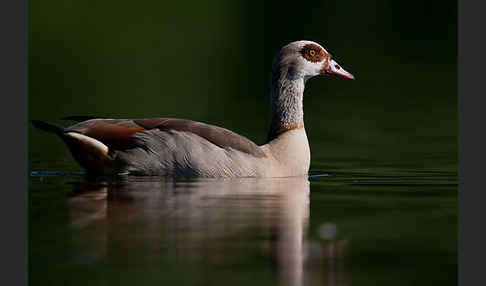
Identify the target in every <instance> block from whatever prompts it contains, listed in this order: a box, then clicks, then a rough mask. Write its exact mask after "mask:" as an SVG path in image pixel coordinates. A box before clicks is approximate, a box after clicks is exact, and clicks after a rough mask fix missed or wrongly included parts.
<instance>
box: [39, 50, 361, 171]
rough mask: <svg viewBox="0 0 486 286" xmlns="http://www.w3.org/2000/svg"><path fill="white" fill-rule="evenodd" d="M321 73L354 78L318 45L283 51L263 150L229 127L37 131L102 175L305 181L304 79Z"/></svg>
mask: <svg viewBox="0 0 486 286" xmlns="http://www.w3.org/2000/svg"><path fill="white" fill-rule="evenodd" d="M316 75H334V76H338V77H341V78H344V79H354V77H353V75H352V74H350V73H348V72H347V71H345V70H344V69H343V68H342V67H340V66H339V65H338V64H337V63H336V62H335V61H334V60H333V59H331V55H330V54H329V53H328V52H327V51H326V50H325V49H324V48H323V47H322V46H321V45H319V44H317V43H315V42H311V41H297V42H292V43H290V44H288V45H286V46H284V47H283V48H282V49H281V50H280V52H279V53H278V54H277V55H276V57H275V58H274V61H273V65H272V87H271V91H270V99H271V115H272V119H271V124H270V131H269V133H268V140H267V142H266V143H265V144H264V145H261V146H258V145H256V144H255V143H253V142H252V141H250V140H248V139H247V138H245V137H243V136H241V135H238V134H236V133H234V132H232V131H229V130H227V129H224V128H221V127H218V126H214V125H210V124H206V123H201V122H196V121H191V120H185V119H176V118H147V119H101V118H91V119H90V118H88V117H77V116H74V117H69V118H67V119H71V120H76V121H80V122H79V123H77V124H75V125H73V126H70V127H67V128H64V127H60V126H57V125H53V124H50V123H47V122H43V121H39V120H33V121H32V123H33V125H34V126H35V127H37V128H40V129H42V130H45V131H48V132H52V133H55V134H57V135H59V136H60V137H61V139H62V140H63V141H64V142H65V143H66V145H67V146H68V148H69V150H70V151H71V153H72V155H73V157H74V159H75V160H76V161H77V162H78V163H79V164H80V165H81V166H82V167H83V168H84V169H86V171H87V172H88V173H92V174H95V175H96V174H97V175H116V174H118V175H122V174H127V175H158V176H170V177H184V178H187V177H289V176H305V175H307V172H308V170H309V165H310V149H309V143H308V141H307V135H306V133H305V129H304V111H303V96H304V86H305V83H306V81H307V80H308V79H309V78H311V77H313V76H316Z"/></svg>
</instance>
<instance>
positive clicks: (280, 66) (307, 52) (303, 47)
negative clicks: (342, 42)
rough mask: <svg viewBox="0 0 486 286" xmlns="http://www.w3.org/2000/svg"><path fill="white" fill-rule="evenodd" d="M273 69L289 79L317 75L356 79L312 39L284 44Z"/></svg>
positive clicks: (307, 77) (305, 79)
mask: <svg viewBox="0 0 486 286" xmlns="http://www.w3.org/2000/svg"><path fill="white" fill-rule="evenodd" d="M272 71H273V74H274V75H282V73H283V74H285V75H286V77H287V79H300V78H303V79H304V81H307V79H309V78H311V77H314V76H317V75H331V76H336V77H340V78H344V79H354V76H353V75H352V74H351V73H349V72H347V71H346V70H345V69H343V68H342V67H341V66H340V65H339V64H338V63H337V62H336V61H335V60H334V59H332V56H331V54H330V53H329V52H328V51H326V49H324V48H323V47H322V46H321V45H319V44H318V43H315V42H312V41H296V42H292V43H290V44H288V45H286V46H284V47H283V48H282V49H281V50H280V52H279V53H278V54H277V56H276V57H275V59H274V62H273V66H272Z"/></svg>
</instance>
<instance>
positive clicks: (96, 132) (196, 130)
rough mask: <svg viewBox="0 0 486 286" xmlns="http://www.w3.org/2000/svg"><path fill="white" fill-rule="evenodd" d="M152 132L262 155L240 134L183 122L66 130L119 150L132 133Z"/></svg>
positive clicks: (96, 123)
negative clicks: (186, 134)
mask: <svg viewBox="0 0 486 286" xmlns="http://www.w3.org/2000/svg"><path fill="white" fill-rule="evenodd" d="M152 129H158V130H160V131H165V132H171V131H181V132H190V133H193V134H196V135H198V136H200V137H202V138H205V139H206V140H208V141H209V142H211V143H213V144H215V145H217V146H219V147H221V148H232V149H235V150H238V151H241V152H244V153H247V154H250V155H253V156H255V157H264V156H265V154H264V153H263V151H262V150H261V149H260V148H258V146H257V145H256V144H255V143H253V142H252V141H250V140H249V139H247V138H245V137H243V136H241V135H238V134H236V133H234V132H232V131H230V130H228V129H225V128H222V127H218V126H214V125H210V124H206V123H202V122H196V121H192V120H186V119H177V118H146V119H92V120H88V121H84V122H80V123H78V124H76V125H73V126H71V127H69V128H67V129H66V131H68V132H69V131H73V132H78V133H81V134H83V135H86V136H89V137H91V138H94V139H96V140H98V141H100V142H102V143H103V144H105V145H107V146H108V147H109V148H121V149H123V148H128V147H130V146H132V143H133V135H134V134H135V133H137V132H140V131H146V130H152Z"/></svg>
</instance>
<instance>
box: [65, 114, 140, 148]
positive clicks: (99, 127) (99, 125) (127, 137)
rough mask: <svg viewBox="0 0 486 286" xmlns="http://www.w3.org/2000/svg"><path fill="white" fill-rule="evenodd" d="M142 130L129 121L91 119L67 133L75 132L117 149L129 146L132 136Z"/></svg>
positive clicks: (73, 127) (72, 127)
mask: <svg viewBox="0 0 486 286" xmlns="http://www.w3.org/2000/svg"><path fill="white" fill-rule="evenodd" d="M143 130H145V128H143V127H142V126H140V125H137V124H135V123H134V122H133V120H130V119H93V120H88V121H84V122H80V123H78V124H76V125H73V126H71V127H69V128H68V129H67V131H75V132H79V133H82V134H84V135H86V136H89V137H92V138H95V139H96V140H98V141H101V142H103V144H105V145H107V146H109V147H118V148H123V147H124V146H129V145H130V143H131V138H132V135H133V134H135V133H136V132H138V131H143Z"/></svg>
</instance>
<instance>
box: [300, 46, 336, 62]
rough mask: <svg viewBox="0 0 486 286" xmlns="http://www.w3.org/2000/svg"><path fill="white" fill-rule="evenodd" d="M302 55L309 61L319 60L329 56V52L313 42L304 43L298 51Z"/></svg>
mask: <svg viewBox="0 0 486 286" xmlns="http://www.w3.org/2000/svg"><path fill="white" fill-rule="evenodd" d="M300 53H301V54H302V56H303V57H304V58H305V59H306V60H308V61H310V62H313V63H315V62H320V61H322V60H323V59H324V58H325V57H329V54H328V53H326V52H325V51H324V50H323V49H321V47H319V46H318V45H315V44H307V45H305V46H304V47H303V48H302V50H301V51H300Z"/></svg>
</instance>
